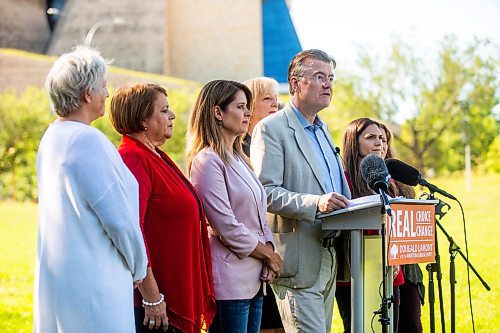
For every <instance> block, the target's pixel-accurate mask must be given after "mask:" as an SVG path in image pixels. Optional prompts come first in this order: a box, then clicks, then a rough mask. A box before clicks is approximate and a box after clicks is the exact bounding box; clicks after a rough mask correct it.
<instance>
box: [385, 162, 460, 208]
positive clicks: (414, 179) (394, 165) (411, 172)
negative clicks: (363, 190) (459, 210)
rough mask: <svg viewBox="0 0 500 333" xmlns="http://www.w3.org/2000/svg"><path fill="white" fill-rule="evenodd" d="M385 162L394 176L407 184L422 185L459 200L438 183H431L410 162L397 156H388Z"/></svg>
mask: <svg viewBox="0 0 500 333" xmlns="http://www.w3.org/2000/svg"><path fill="white" fill-rule="evenodd" d="M385 164H386V166H387V169H388V170H389V173H390V174H391V176H392V178H394V179H395V180H397V181H398V182H401V183H403V184H406V185H410V186H417V185H422V186H425V187H427V188H428V189H429V190H430V191H432V192H436V193H439V194H441V195H443V196H445V197H447V198H450V199H452V200H455V201H458V200H457V198H455V196H453V195H451V194H450V193H448V192H446V191H444V190H442V189H440V188H439V187H437V186H436V185H433V184H431V183H429V182H428V181H427V180H425V179H424V178H422V175H421V174H420V171H418V170H417V169H416V168H414V167H412V166H411V165H409V164H406V163H404V162H401V161H400V160H398V159H395V158H388V159H386V160H385Z"/></svg>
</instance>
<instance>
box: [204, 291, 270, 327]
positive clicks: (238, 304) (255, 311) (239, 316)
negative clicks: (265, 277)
mask: <svg viewBox="0 0 500 333" xmlns="http://www.w3.org/2000/svg"><path fill="white" fill-rule="evenodd" d="M261 317H262V294H261V293H258V294H257V295H256V296H255V297H254V298H252V299H238V300H222V301H217V311H216V312H215V318H214V320H213V322H212V325H210V328H209V329H208V333H240V332H247V333H258V332H259V329H260V320H261Z"/></svg>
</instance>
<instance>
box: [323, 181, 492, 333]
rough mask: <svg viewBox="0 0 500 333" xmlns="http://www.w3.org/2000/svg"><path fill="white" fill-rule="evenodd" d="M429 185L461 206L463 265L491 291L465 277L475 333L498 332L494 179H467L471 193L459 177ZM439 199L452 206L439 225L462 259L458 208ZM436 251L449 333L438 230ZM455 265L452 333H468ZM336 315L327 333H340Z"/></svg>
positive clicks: (463, 289) (444, 247)
mask: <svg viewBox="0 0 500 333" xmlns="http://www.w3.org/2000/svg"><path fill="white" fill-rule="evenodd" d="M431 182H432V183H434V184H435V185H437V186H439V187H440V188H442V189H444V190H446V191H447V192H449V193H452V194H453V195H455V196H456V197H457V198H458V199H459V200H460V201H461V202H462V205H463V206H464V210H465V218H466V225H467V238H468V244H469V260H470V262H471V263H472V265H473V266H474V267H475V268H476V270H477V271H478V272H479V273H480V274H481V276H482V277H483V279H484V280H486V282H487V283H488V284H489V286H490V287H491V288H492V290H491V291H486V289H484V287H483V285H482V284H481V282H480V281H479V280H478V279H477V277H476V276H475V275H474V273H473V272H472V271H471V272H470V274H471V275H470V280H471V293H472V305H473V309H474V320H475V325H476V332H500V328H499V327H500V311H499V309H500V298H499V293H498V287H497V286H498V285H499V283H500V278H499V277H498V274H497V268H498V267H499V265H500V257H499V255H498V254H497V251H498V250H499V249H500V242H499V241H498V236H499V234H500V225H499V222H500V219H499V218H498V215H497V214H498V213H497V211H496V208H497V205H499V204H500V192H499V190H498V188H499V185H500V175H498V174H497V175H488V176H473V177H472V189H471V190H470V191H466V189H465V178H464V177H463V176H461V175H460V176H458V175H456V176H450V177H446V178H436V179H432V180H431ZM436 196H437V197H439V198H441V199H443V200H444V201H446V202H447V203H449V204H450V205H451V206H452V209H451V211H450V212H449V213H448V214H447V215H445V216H444V217H443V219H442V221H441V224H442V225H443V227H444V228H445V229H446V231H447V232H448V234H450V236H451V237H452V238H453V239H454V240H455V242H456V243H457V244H458V245H459V246H460V247H461V249H462V252H463V253H464V254H465V240H464V232H463V223H462V217H461V213H460V208H459V206H458V204H456V203H454V202H453V201H452V200H449V199H446V198H443V197H441V196H439V195H436ZM438 235H439V239H438V244H439V252H440V255H441V270H442V273H443V279H442V285H443V298H444V310H445V324H446V331H447V332H450V283H449V277H450V274H449V252H448V245H449V243H448V240H447V239H446V238H445V237H444V235H443V233H442V232H441V231H438ZM455 266H456V280H457V284H456V286H455V291H456V332H472V324H471V317H470V310H469V295H468V286H467V266H466V264H465V261H464V260H463V259H462V258H461V257H460V255H457V257H456V259H455ZM421 268H422V271H423V272H424V284H425V285H426V300H425V301H426V303H425V305H424V306H423V308H422V324H423V327H424V332H430V328H429V306H428V299H427V297H428V290H427V283H428V274H427V271H426V270H425V265H421ZM435 294H436V297H437V294H438V290H437V281H435ZM435 314H436V332H441V321H440V313H439V303H438V299H436V304H435ZM342 329H343V326H342V322H341V320H340V315H339V313H338V311H337V309H335V314H334V326H333V329H332V332H335V333H338V332H343V330H342Z"/></svg>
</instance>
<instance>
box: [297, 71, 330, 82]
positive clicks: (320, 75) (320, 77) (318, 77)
mask: <svg viewBox="0 0 500 333" xmlns="http://www.w3.org/2000/svg"><path fill="white" fill-rule="evenodd" d="M298 77H305V78H308V79H314V80H316V82H317V83H318V84H325V83H327V82H330V83H335V75H333V74H332V75H328V76H326V75H325V74H323V73H317V74H314V75H313V76H306V75H298Z"/></svg>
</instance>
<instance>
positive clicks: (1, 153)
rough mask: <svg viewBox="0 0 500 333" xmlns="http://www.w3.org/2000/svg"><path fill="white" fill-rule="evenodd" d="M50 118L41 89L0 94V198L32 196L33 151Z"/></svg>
mask: <svg viewBox="0 0 500 333" xmlns="http://www.w3.org/2000/svg"><path fill="white" fill-rule="evenodd" d="M54 118H55V116H54V115H53V114H51V112H50V108H49V101H48V98H47V97H46V95H45V92H44V91H43V90H41V89H38V88H28V89H26V90H25V91H24V92H23V93H22V94H20V95H17V94H16V93H15V92H14V91H7V92H4V93H2V94H1V95H0V199H6V198H11V199H18V200H19V199H30V200H34V199H36V192H37V185H36V184H37V182H36V152H37V149H38V143H39V142H40V139H41V138H42V135H43V133H44V132H45V129H46V128H47V126H48V124H49V123H50V122H51V120H53V119H54Z"/></svg>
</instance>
